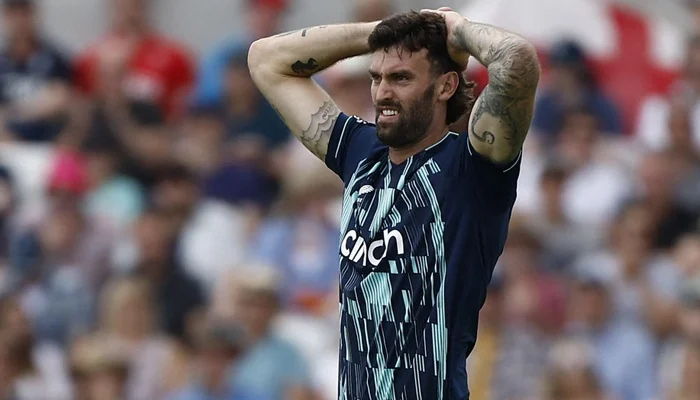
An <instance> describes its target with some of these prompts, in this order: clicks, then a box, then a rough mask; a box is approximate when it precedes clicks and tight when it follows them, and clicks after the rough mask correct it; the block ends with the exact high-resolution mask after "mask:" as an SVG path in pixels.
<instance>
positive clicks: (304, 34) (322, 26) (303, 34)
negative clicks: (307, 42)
mask: <svg viewBox="0 0 700 400" xmlns="http://www.w3.org/2000/svg"><path fill="white" fill-rule="evenodd" d="M326 27H327V25H321V26H316V27H313V28H306V29H304V30H302V31H301V37H306V31H309V30H312V29H326Z"/></svg>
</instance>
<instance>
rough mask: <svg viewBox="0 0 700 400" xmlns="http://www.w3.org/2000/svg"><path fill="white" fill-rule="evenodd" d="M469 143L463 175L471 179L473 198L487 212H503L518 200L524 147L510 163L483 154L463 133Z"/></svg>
mask: <svg viewBox="0 0 700 400" xmlns="http://www.w3.org/2000/svg"><path fill="white" fill-rule="evenodd" d="M461 136H462V137H461V138H460V139H461V140H463V141H464V142H466V143H465V144H464V145H463V146H464V148H465V149H466V151H465V152H464V153H465V154H464V166H463V174H464V177H465V179H466V180H467V182H468V185H469V187H470V191H471V197H472V198H473V199H474V200H475V202H476V204H477V205H478V206H479V208H480V209H482V210H485V211H487V212H496V213H501V212H503V211H506V210H508V209H510V208H511V207H512V206H513V204H514V203H515V198H516V194H517V193H516V192H517V185H518V176H519V175H520V165H521V163H522V150H521V151H520V153H518V156H517V157H516V158H515V159H514V160H513V161H511V162H509V163H506V164H497V163H494V162H492V161H490V160H488V159H487V158H486V157H484V156H482V155H481V154H479V153H478V152H477V151H476V150H475V149H474V147H473V146H472V144H471V142H470V141H469V135H466V134H464V135H461Z"/></svg>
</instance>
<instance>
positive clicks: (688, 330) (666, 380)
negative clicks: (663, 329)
mask: <svg viewBox="0 0 700 400" xmlns="http://www.w3.org/2000/svg"><path fill="white" fill-rule="evenodd" d="M681 293H682V309H681V315H680V320H681V324H680V325H681V329H680V332H679V334H680V335H679V337H677V338H675V340H674V341H673V342H671V343H669V345H668V346H667V347H666V348H665V349H664V352H662V359H661V363H660V367H659V372H660V380H661V383H662V389H663V391H662V394H663V398H665V399H670V400H676V399H677V400H682V399H694V398H698V397H700V381H698V379H697V377H698V376H699V375H698V374H700V274H696V276H695V278H692V279H689V280H688V281H686V283H685V284H684V285H683V289H682V292H681Z"/></svg>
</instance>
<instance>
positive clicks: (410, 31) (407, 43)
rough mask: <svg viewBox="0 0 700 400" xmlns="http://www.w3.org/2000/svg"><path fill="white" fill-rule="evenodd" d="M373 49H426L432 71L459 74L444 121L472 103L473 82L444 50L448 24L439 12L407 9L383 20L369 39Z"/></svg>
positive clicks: (459, 116) (469, 109)
mask: <svg viewBox="0 0 700 400" xmlns="http://www.w3.org/2000/svg"><path fill="white" fill-rule="evenodd" d="M368 43H369V47H370V50H371V51H372V52H374V51H377V50H380V49H381V50H384V51H387V50H389V49H390V48H392V47H399V48H401V49H403V50H407V51H409V52H411V53H415V52H418V51H421V50H422V49H427V50H428V59H429V60H430V61H431V62H432V72H433V73H434V74H436V75H437V74H444V73H447V72H450V71H455V72H457V74H459V84H458V86H457V90H456V91H455V93H454V94H453V95H452V97H451V98H450V99H449V100H448V101H447V116H446V122H447V124H448V125H449V124H451V123H454V122H455V121H457V120H458V119H460V118H461V117H462V116H463V115H464V114H465V113H467V112H470V111H471V108H472V106H473V105H474V82H471V81H469V82H468V81H467V80H466V79H465V78H464V75H463V74H462V68H461V67H460V66H459V64H457V63H456V62H454V61H453V60H452V58H450V55H449V53H448V52H447V25H445V20H444V19H443V17H442V16H441V15H438V14H434V13H419V12H416V11H409V12H406V13H401V14H396V15H393V16H391V17H389V18H386V19H384V20H383V21H382V22H380V23H379V25H377V26H376V27H375V28H374V30H373V31H372V33H371V34H370V35H369V39H368Z"/></svg>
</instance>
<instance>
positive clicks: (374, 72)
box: [369, 68, 415, 76]
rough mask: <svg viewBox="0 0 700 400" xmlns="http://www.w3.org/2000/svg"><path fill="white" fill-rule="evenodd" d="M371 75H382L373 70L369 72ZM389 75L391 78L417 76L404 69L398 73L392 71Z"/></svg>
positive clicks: (397, 71) (398, 70)
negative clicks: (392, 76)
mask: <svg viewBox="0 0 700 400" xmlns="http://www.w3.org/2000/svg"><path fill="white" fill-rule="evenodd" d="M369 74H370V76H379V75H381V74H380V73H379V72H377V71H375V70H373V69H370V70H369ZM387 75H390V76H391V75H408V76H414V75H415V74H414V73H413V72H412V71H411V70H408V69H405V68H402V69H397V70H396V71H391V72H389V73H387Z"/></svg>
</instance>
